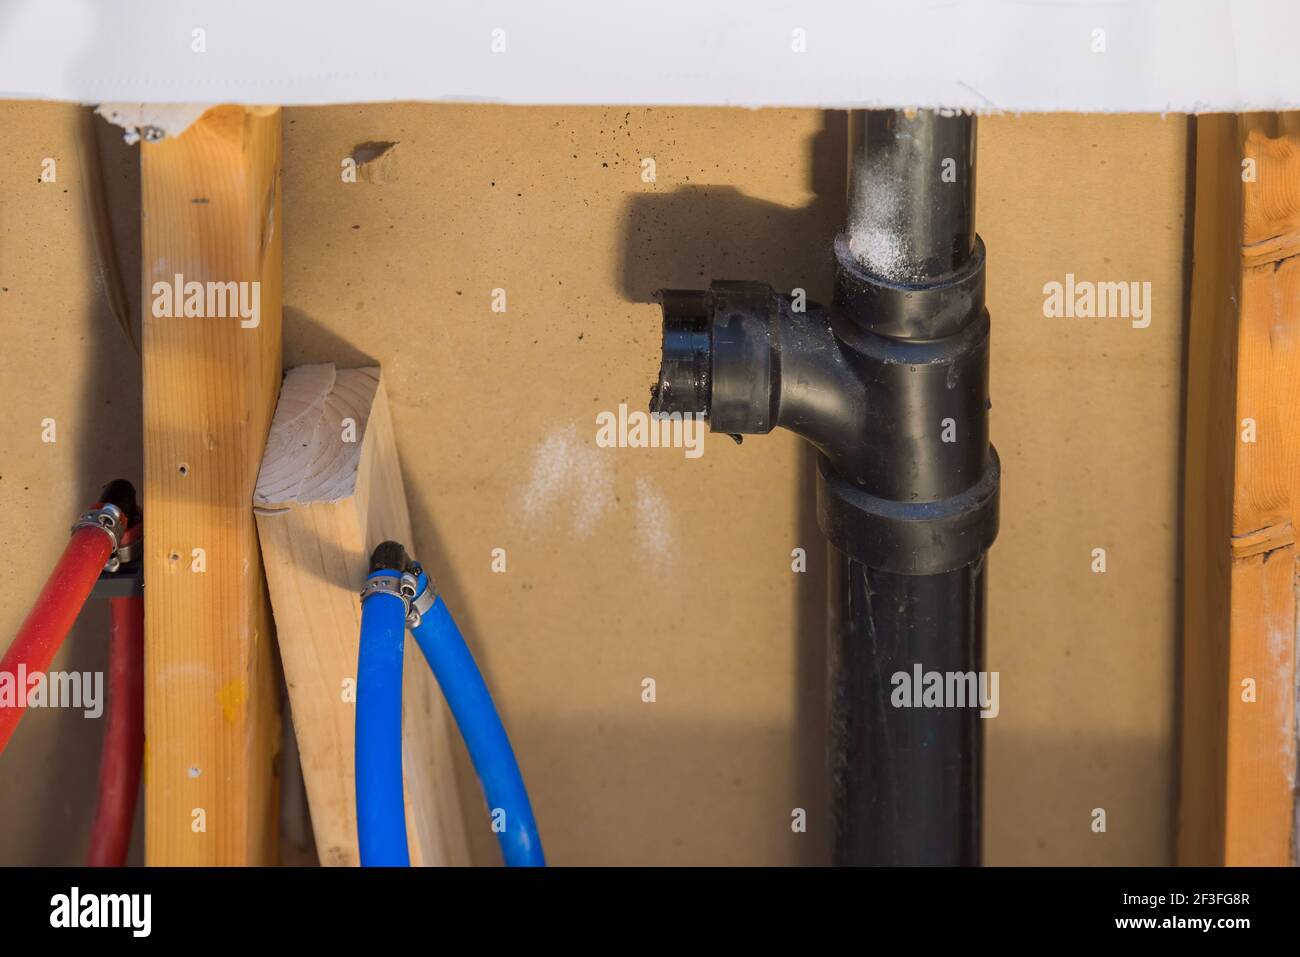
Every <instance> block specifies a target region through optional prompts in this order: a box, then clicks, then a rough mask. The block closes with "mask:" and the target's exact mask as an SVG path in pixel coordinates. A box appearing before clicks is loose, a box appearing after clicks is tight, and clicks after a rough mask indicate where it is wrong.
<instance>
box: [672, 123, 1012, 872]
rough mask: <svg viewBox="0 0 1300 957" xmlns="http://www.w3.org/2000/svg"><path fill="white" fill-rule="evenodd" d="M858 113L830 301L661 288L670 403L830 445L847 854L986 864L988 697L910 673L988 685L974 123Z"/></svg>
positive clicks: (840, 845) (836, 688)
mask: <svg viewBox="0 0 1300 957" xmlns="http://www.w3.org/2000/svg"><path fill="white" fill-rule="evenodd" d="M850 122H851V155H850V160H851V170H850V183H849V216H848V228H847V230H846V232H845V233H844V234H843V235H841V236H840V237H839V238H838V239H837V240H836V243H835V259H836V276H835V300H834V304H833V307H832V309H831V310H830V311H829V312H827V311H826V310H823V309H822V308H821V307H819V306H815V305H811V304H810V305H809V306H808V309H807V311H806V312H805V313H796V312H794V310H793V305H792V302H791V300H790V298H789V297H787V296H778V295H777V294H776V293H775V292H773V290H772V289H771V288H770V287H769V286H766V285H764V284H762V283H756V282H714V283H713V285H712V286H711V287H710V288H709V289H708V290H700V291H684V290H666V291H664V292H663V293H661V302H662V304H663V308H664V354H663V363H662V366H661V368H660V373H659V382H658V384H657V385H656V386H655V389H654V391H653V395H652V400H651V405H652V409H653V410H654V411H655V412H658V413H661V414H662V413H673V412H695V413H703V414H705V415H707V416H708V418H709V423H710V429H711V430H712V431H714V432H729V433H764V432H770V431H771V430H772V429H773V428H775V427H777V426H782V427H784V428H787V429H790V430H792V431H795V432H798V433H799V434H801V435H803V436H804V437H806V438H807V439H808V440H809V441H811V442H812V443H813V444H814V445H815V446H816V447H817V448H818V449H819V451H820V452H821V453H822V454H821V455H820V456H819V459H818V483H817V513H818V523H819V525H820V526H821V529H822V532H823V533H824V534H825V535H826V537H827V539H828V540H829V542H830V544H831V551H830V557H831V566H832V567H831V575H830V580H831V585H830V596H829V600H830V616H829V617H830V635H829V641H830V646H829V654H828V670H829V674H828V680H829V692H830V695H829V697H830V728H829V735H830V738H829V764H830V772H831V784H832V798H833V807H834V813H835V834H836V839H835V859H836V862H837V863H840V864H978V863H979V862H980V815H981V790H982V771H983V733H982V732H983V729H982V727H981V718H980V704H979V701H978V698H977V697H976V698H975V700H970V699H967V700H965V701H963V702H961V703H957V702H954V701H952V700H950V699H943V700H941V701H939V702H938V703H937V705H936V704H934V703H932V702H930V701H927V700H926V699H925V698H924V697H923V696H922V687H913V688H907V687H905V684H904V682H905V683H906V685H914V684H916V682H917V679H918V677H920V678H921V679H922V685H923V684H924V680H925V676H928V675H932V674H934V673H938V674H939V675H940V676H942V679H941V680H942V681H943V687H944V688H945V689H949V688H958V687H960V688H961V689H964V690H967V691H969V690H970V689H971V688H972V687H975V688H978V687H979V675H980V672H981V671H982V669H983V657H984V655H983V648H984V587H985V576H984V556H985V552H986V551H987V550H988V548H989V546H990V545H991V544H992V542H993V538H994V536H995V535H996V533H997V498H998V495H997V493H998V484H999V467H998V461H997V455H996V453H995V452H994V451H993V449H992V447H991V446H990V445H989V441H988V406H989V402H988V346H989V318H988V313H987V311H986V310H985V309H984V248H983V244H982V243H981V242H980V241H979V239H978V238H977V236H976V235H975V229H974V208H975V206H974V200H975V162H974V156H975V153H974V146H975V119H974V117H970V116H961V115H941V114H936V113H933V112H920V113H915V114H911V115H908V114H905V113H902V112H897V111H881V112H868V113H856V114H853V115H852V117H851V121H850ZM897 676H905V678H904V679H902V680H900V679H899V678H898V677H897ZM950 676H958V677H957V678H956V680H955V681H954V680H952V679H951V678H950ZM905 691H906V692H907V693H906V694H904V692H905Z"/></svg>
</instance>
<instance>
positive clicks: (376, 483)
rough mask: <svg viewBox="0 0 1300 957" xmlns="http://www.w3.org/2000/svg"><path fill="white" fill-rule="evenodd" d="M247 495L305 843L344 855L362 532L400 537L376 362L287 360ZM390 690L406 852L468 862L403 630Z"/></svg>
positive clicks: (435, 727) (433, 701)
mask: <svg viewBox="0 0 1300 957" xmlns="http://www.w3.org/2000/svg"><path fill="white" fill-rule="evenodd" d="M255 506H256V509H255V510H256V513H257V527H258V531H259V534H260V536H261V542H262V555H263V559H264V561H265V562H266V566H267V581H268V585H269V587H270V593H271V603H272V606H273V608H274V611H275V619H276V624H277V632H278V635H279V644H280V657H281V660H282V662H283V665H284V672H285V679H286V681H287V683H288V686H289V700H290V708H291V711H292V714H293V722H294V731H295V733H296V735H297V739H298V747H299V751H300V752H301V759H302V767H303V775H304V778H305V780H306V784H307V797H308V801H309V802H310V805H311V816H312V827H313V830H314V832H315V835H316V845H317V850H318V852H319V854H320V860H321V863H322V864H325V865H355V864H357V863H359V855H358V850H357V824H356V795H355V782H354V768H355V760H354V754H353V745H354V732H355V724H356V704H355V701H356V698H355V690H356V669H357V646H358V634H359V628H360V622H361V606H360V600H359V597H358V596H359V592H360V589H361V585H362V584H363V582H364V581H365V575H366V569H367V563H368V561H369V555H370V551H371V549H373V548H374V546H375V545H377V544H378V543H379V542H381V541H384V540H385V539H394V540H396V541H400V542H403V543H404V544H406V545H407V547H408V548H411V547H413V546H412V542H411V522H410V517H409V515H408V512H407V505H406V492H405V490H404V488H403V486H402V476H401V471H400V468H399V464H398V459H397V445H396V441H395V438H394V435H393V427H392V421H391V418H390V416H389V409H388V400H387V397H386V396H385V394H384V388H383V383H382V381H381V380H380V375H379V370H378V369H375V368H370V369H342V370H336V369H335V368H334V366H333V365H329V364H325V365H311V366H302V367H299V368H297V369H293V370H291V371H290V372H289V374H288V375H287V376H286V377H285V380H284V385H283V387H282V389H281V392H280V401H279V405H278V406H277V408H276V413H275V420H274V423H273V425H272V428H271V436H270V439H269V440H268V443H267V448H266V455H265V458H264V460H263V464H262V471H261V474H260V476H259V478H258V484H257V493H256V496H255ZM403 702H404V708H403V723H402V726H403V731H402V736H403V752H402V766H403V774H404V777H405V790H406V814H407V837H408V841H409V843H410V847H411V862H412V863H413V864H416V865H458V864H465V863H468V860H469V851H468V844H467V841H466V836H465V831H464V821H463V818H462V816H461V809H460V799H459V796H458V794H457V790H456V781H455V776H454V773H453V765H452V754H451V749H450V739H449V737H448V734H449V733H450V726H451V719H450V716H449V715H448V713H447V709H446V705H445V703H444V702H443V699H442V695H441V692H440V691H439V690H438V686H437V683H436V682H435V681H434V679H433V676H432V674H431V673H430V672H429V669H428V667H427V666H426V665H425V662H424V658H423V656H422V655H421V653H420V650H419V648H418V647H417V646H416V645H415V643H414V641H413V640H412V639H411V638H410V636H409V635H408V637H407V646H406V656H405V668H404V688H403Z"/></svg>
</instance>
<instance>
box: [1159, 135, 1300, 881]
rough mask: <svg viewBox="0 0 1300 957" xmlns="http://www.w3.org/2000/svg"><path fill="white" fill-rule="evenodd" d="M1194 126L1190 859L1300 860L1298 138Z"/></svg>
mask: <svg viewBox="0 0 1300 957" xmlns="http://www.w3.org/2000/svg"><path fill="white" fill-rule="evenodd" d="M1297 125H1298V124H1297V123H1296V117H1295V116H1294V115H1290V114H1288V115H1284V116H1278V115H1275V114H1251V115H1247V116H1232V115H1214V116H1205V117H1201V118H1199V119H1198V120H1197V145H1196V164H1197V170H1196V206H1195V239H1194V251H1193V272H1192V309H1191V331H1190V337H1189V347H1188V404H1187V470H1186V478H1185V483H1186V484H1185V496H1184V500H1185V519H1184V535H1185V555H1184V590H1185V602H1184V649H1183V660H1184V683H1183V741H1182V794H1181V807H1180V820H1179V854H1180V859H1181V860H1182V862H1183V863H1185V864H1232V865H1236V864H1272V865H1277V864H1288V863H1293V862H1294V860H1295V810H1296V800H1295V799H1296V793H1295V788H1296V694H1297V691H1296V641H1297V628H1296V625H1297V622H1296V612H1297V603H1296V582H1297V549H1296V533H1295V529H1296V527H1297V511H1298V510H1300V132H1297Z"/></svg>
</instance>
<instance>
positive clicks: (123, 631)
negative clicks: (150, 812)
mask: <svg viewBox="0 0 1300 957" xmlns="http://www.w3.org/2000/svg"><path fill="white" fill-rule="evenodd" d="M109 605H110V607H111V609H112V616H113V630H112V638H111V641H110V644H109V649H108V727H107V728H105V730H104V753H103V756H102V757H101V758H100V762H99V807H98V808H97V809H96V810H95V824H94V827H93V828H92V829H91V832H90V853H89V854H88V855H87V859H86V863H87V864H88V865H89V866H91V867H121V866H122V865H123V864H125V863H126V851H127V847H128V846H129V845H130V843H131V825H132V823H133V822H134V820H135V804H136V798H137V796H138V795H139V793H140V765H141V762H142V761H143V758H144V599H143V598H138V597H137V598H113V599H110V600H109Z"/></svg>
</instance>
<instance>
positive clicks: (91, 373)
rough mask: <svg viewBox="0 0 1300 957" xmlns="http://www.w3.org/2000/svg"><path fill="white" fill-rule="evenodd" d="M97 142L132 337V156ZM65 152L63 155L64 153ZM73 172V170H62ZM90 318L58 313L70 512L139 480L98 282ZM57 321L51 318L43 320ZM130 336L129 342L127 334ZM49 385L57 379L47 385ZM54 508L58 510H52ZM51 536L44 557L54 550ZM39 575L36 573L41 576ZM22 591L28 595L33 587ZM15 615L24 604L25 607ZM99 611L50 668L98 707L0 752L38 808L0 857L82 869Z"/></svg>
mask: <svg viewBox="0 0 1300 957" xmlns="http://www.w3.org/2000/svg"><path fill="white" fill-rule="evenodd" d="M80 109H83V108H82V107H69V108H68V114H67V117H66V119H67V126H66V130H67V131H68V134H69V136H68V139H67V140H66V147H67V149H68V150H69V152H70V153H72V155H69V156H68V157H67V161H66V164H65V162H64V161H61V162H60V169H59V173H60V179H62V178H63V170H64V169H65V168H66V169H68V170H69V171H70V172H71V171H73V170H76V172H75V173H74V174H73V175H74V176H75V177H76V179H75V186H71V187H70V189H72V190H73V192H74V193H77V194H81V193H83V191H84V189H85V179H84V177H85V174H86V171H83V170H81V169H80V168H79V166H78V164H77V163H76V160H75V159H74V158H73V157H74V156H75V137H76V136H78V135H80V132H81V130H82V126H81V124H80V117H79V116H77V115H76V113H75V111H77V110H80ZM93 128H94V130H95V133H96V149H97V151H98V155H99V159H100V164H101V166H102V171H103V178H104V186H105V193H106V197H107V202H108V208H109V222H110V224H111V228H112V232H113V240H114V243H115V245H116V247H117V253H118V257H119V263H120V266H121V270H122V275H123V277H124V286H125V288H126V296H127V302H128V306H129V308H130V315H132V316H134V317H135V329H136V332H137V336H138V330H139V310H140V288H139V286H140V284H139V282H137V281H133V277H136V276H139V275H140V226H139V219H140V214H139V209H140V174H139V152H138V151H137V150H134V149H132V148H130V147H128V146H126V144H125V143H123V142H122V138H121V136H120V135H117V134H118V133H119V132H120V131H118V130H117V129H116V128H115V127H111V126H109V125H108V124H107V123H105V122H104V121H102V120H96V121H95V122H94V126H93ZM65 155H66V154H65ZM70 178H71V177H70ZM68 214H69V216H70V218H71V221H72V224H73V226H72V228H74V229H77V230H79V231H80V233H81V236H80V237H79V238H80V240H81V242H82V243H83V252H82V254H81V259H80V261H81V262H83V263H85V264H86V265H87V266H88V267H89V271H90V273H91V274H93V275H97V273H96V267H95V264H96V263H97V262H98V255H97V252H96V248H95V242H94V238H93V236H94V234H93V226H92V223H91V222H90V220H89V218H88V217H87V216H86V213H85V204H84V203H83V199H82V196H81V195H76V196H73V197H72V202H71V203H70V204H69V209H68ZM88 308H89V312H90V314H89V315H87V316H85V317H84V318H77V319H73V318H67V319H65V320H64V324H63V325H64V328H65V329H66V330H68V331H70V332H73V333H74V334H75V330H78V329H80V330H84V332H85V336H84V343H83V348H84V349H85V352H86V355H87V356H89V357H90V359H89V360H88V361H87V363H86V367H85V368H86V371H85V374H84V375H81V376H78V377H76V378H77V380H78V381H77V386H76V387H77V388H79V389H80V391H81V407H80V409H79V411H78V413H77V416H76V420H75V421H74V422H68V423H64V422H59V423H58V427H59V440H60V442H63V441H68V442H72V443H75V446H74V453H73V455H72V457H71V460H72V462H73V467H74V469H75V476H74V481H73V483H72V488H73V494H74V495H75V496H76V504H75V505H74V506H73V508H74V510H79V509H81V508H84V507H85V506H86V505H88V504H89V503H91V502H93V501H94V500H95V499H96V498H97V496H98V494H99V491H100V489H101V488H102V487H103V486H104V485H105V484H107V483H108V482H109V481H110V480H112V479H115V478H127V479H130V480H131V482H132V483H133V484H135V486H136V488H137V489H139V488H140V481H141V476H142V473H143V468H142V463H143V458H142V454H143V453H142V449H141V426H140V421H141V401H140V360H139V358H138V357H137V356H136V354H135V352H134V350H133V349H132V347H131V345H130V343H129V342H128V341H127V339H126V336H125V335H124V334H123V331H122V329H121V328H120V327H119V326H118V324H117V322H116V321H115V319H114V318H113V315H112V312H111V310H110V308H109V300H108V298H107V296H106V295H105V294H104V290H103V289H102V288H100V287H99V286H98V285H96V286H95V288H94V289H93V293H92V295H91V296H90V297H89V298H88ZM49 318H51V319H58V317H49ZM137 341H138V338H137ZM46 384H47V385H48V387H50V388H56V387H57V386H56V385H55V382H54V381H53V380H50V381H48V382H47V383H46ZM60 507H61V506H60ZM66 517H67V523H66V527H68V528H71V526H72V523H73V522H74V521H75V520H76V517H77V516H76V514H75V512H74V513H69V514H68V515H67V516H66ZM63 544H64V543H63V542H62V541H60V542H59V543H57V548H56V550H55V551H54V552H53V554H58V553H59V552H61V551H62V549H63ZM46 573H48V569H43V570H42V572H41V574H42V575H44V574H46ZM31 597H35V595H32V596H31ZM24 614H25V612H24ZM108 644H109V615H108V604H107V602H104V601H100V600H90V601H88V602H87V603H86V605H85V608H84V609H83V611H82V612H81V614H80V616H79V617H78V618H77V621H76V623H75V624H74V625H73V627H72V630H71V631H70V632H69V634H68V637H67V639H66V641H65V642H64V645H63V647H62V649H61V650H60V652H59V654H58V656H57V657H56V658H55V659H54V662H53V663H52V665H51V667H52V668H54V669H57V670H64V671H79V672H98V673H100V674H102V675H103V676H104V686H103V704H104V706H105V711H104V713H103V714H102V715H101V716H100V717H99V718H98V719H87V718H85V717H83V715H82V712H81V711H80V710H77V709H75V708H62V709H58V708H51V709H47V710H34V711H32V712H29V713H28V714H27V715H26V716H25V717H24V719H23V724H22V726H21V727H20V728H19V731H18V734H16V735H15V736H14V740H13V742H12V743H11V745H10V747H9V748H8V749H7V751H6V753H5V761H6V764H7V766H8V767H9V768H11V769H13V768H24V769H27V770H26V773H25V774H23V775H22V777H21V778H16V779H15V791H22V792H24V797H23V799H22V800H23V802H24V804H25V805H26V806H28V807H32V808H40V809H41V813H40V814H36V815H33V816H30V817H28V818H27V819H26V823H25V824H24V827H25V828H26V829H27V831H28V837H27V838H24V840H23V844H24V845H25V846H26V847H28V848H30V849H31V851H30V856H29V857H28V858H27V859H26V860H9V861H4V862H0V863H5V864H23V863H26V864H44V865H82V864H84V862H85V855H86V851H87V848H88V847H89V841H90V828H91V821H92V819H93V817H94V812H95V804H96V801H97V795H98V787H99V784H98V782H99V758H100V751H101V746H102V741H103V733H104V726H105V719H106V718H107V708H109V707H111V706H112V702H111V701H110V700H108V698H109V693H108V687H107V680H108V674H107V671H108ZM140 805H141V806H137V810H136V820H135V827H134V831H133V833H132V841H131V848H130V851H129V854H128V859H127V860H128V863H130V864H139V863H141V862H142V860H143V850H142V849H143V844H144V841H143V810H142V805H143V801H141V802H140Z"/></svg>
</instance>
